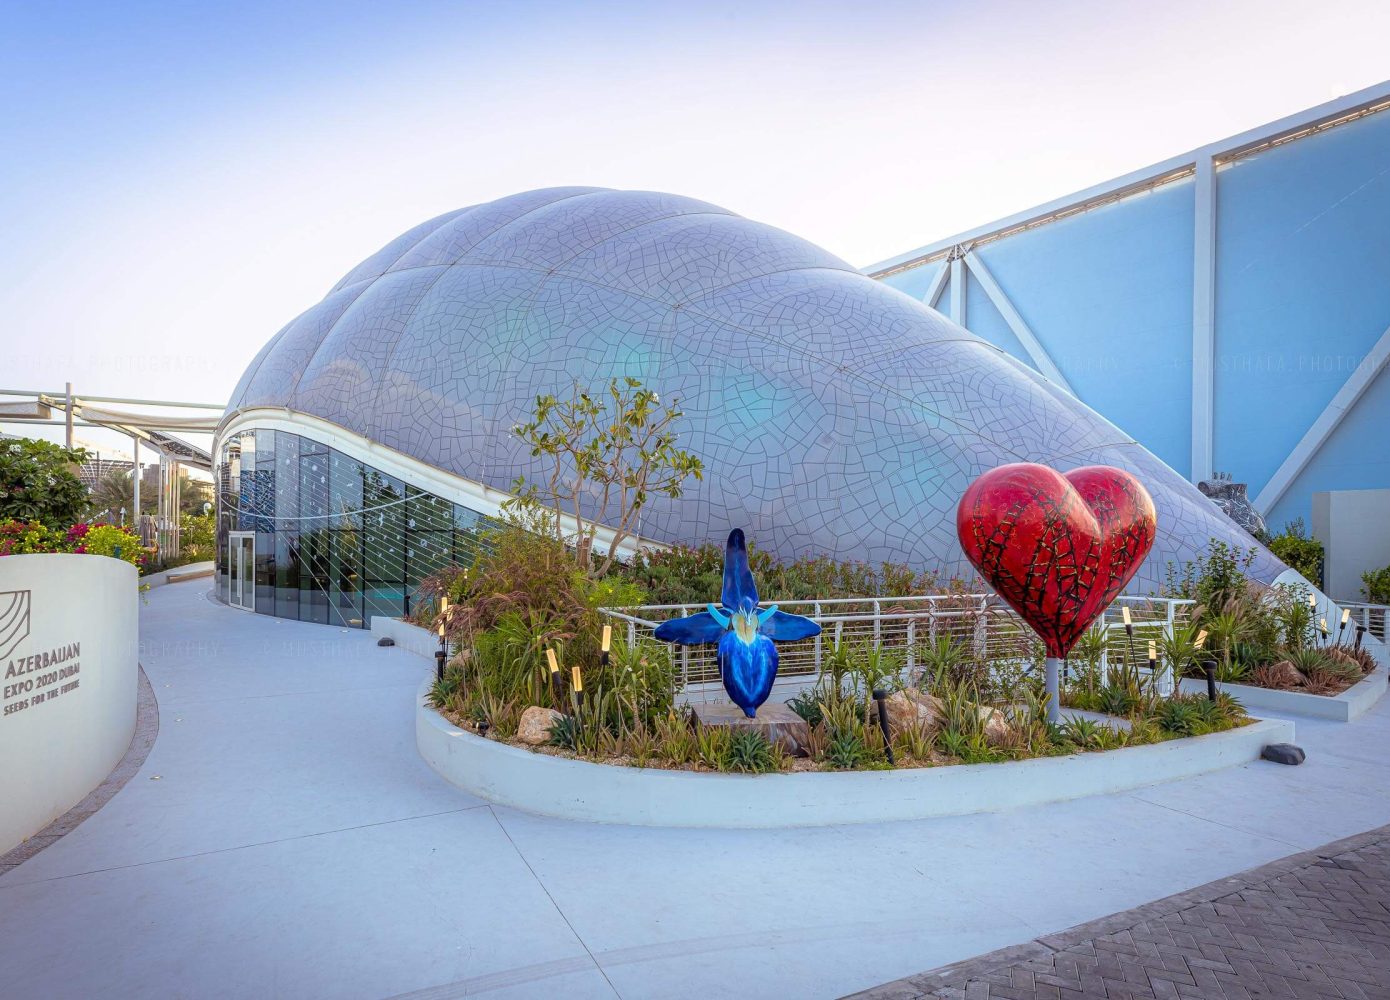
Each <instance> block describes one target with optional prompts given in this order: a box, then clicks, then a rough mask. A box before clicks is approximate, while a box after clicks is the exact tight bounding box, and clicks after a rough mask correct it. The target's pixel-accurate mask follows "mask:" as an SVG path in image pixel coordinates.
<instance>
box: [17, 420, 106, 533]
mask: <svg viewBox="0 0 1390 1000" xmlns="http://www.w3.org/2000/svg"><path fill="white" fill-rule="evenodd" d="M86 460H87V452H86V451H85V450H84V449H82V448H72V449H68V448H64V447H63V446H62V445H57V444H54V443H53V442H52V441H42V440H38V439H36V438H13V439H10V440H5V441H0V521H9V520H15V521H23V522H26V523H27V522H31V521H38V522H39V523H40V524H43V525H45V526H47V527H49V528H54V529H59V530H61V529H66V528H67V527H68V526H69V525H71V524H75V523H77V521H78V520H79V519H80V518H81V517H82V510H83V508H84V507H85V506H86V503H87V487H85V486H83V485H82V480H80V479H78V478H77V467H78V466H80V465H81V464H82V463H83V462H85V461H86Z"/></svg>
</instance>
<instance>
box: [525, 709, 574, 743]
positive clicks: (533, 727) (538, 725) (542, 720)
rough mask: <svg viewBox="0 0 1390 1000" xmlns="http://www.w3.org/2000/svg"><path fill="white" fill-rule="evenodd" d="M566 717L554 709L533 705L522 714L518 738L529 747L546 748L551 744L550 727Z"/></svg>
mask: <svg viewBox="0 0 1390 1000" xmlns="http://www.w3.org/2000/svg"><path fill="white" fill-rule="evenodd" d="M563 718H564V716H563V715H561V714H560V713H559V712H557V711H555V709H553V708H542V707H541V706H540V705H532V706H531V707H530V708H528V709H527V710H526V711H524V712H522V713H521V722H520V723H519V724H518V725H517V727H516V738H517V740H518V741H520V742H522V743H525V744H526V745H527V746H532V747H538V746H544V745H545V744H547V743H549V742H550V727H551V726H553V725H555V723H557V722H559V721H560V720H561V719H563Z"/></svg>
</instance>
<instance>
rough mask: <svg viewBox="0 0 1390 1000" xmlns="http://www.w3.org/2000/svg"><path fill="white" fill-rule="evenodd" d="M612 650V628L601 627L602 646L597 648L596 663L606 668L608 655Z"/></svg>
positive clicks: (608, 626) (610, 626)
mask: <svg viewBox="0 0 1390 1000" xmlns="http://www.w3.org/2000/svg"><path fill="white" fill-rule="evenodd" d="M612 648H613V626H612V625H605V626H603V644H602V645H601V646H600V647H599V654H598V661H599V663H602V664H603V665H604V666H605V667H606V666H608V653H609V651H610V650H612Z"/></svg>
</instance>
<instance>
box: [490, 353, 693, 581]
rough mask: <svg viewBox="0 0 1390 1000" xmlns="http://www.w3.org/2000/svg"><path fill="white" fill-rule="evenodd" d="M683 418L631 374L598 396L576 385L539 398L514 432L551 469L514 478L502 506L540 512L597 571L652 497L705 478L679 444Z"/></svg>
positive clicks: (629, 532)
mask: <svg viewBox="0 0 1390 1000" xmlns="http://www.w3.org/2000/svg"><path fill="white" fill-rule="evenodd" d="M681 416H682V413H681V411H680V410H679V409H678V408H677V406H676V404H675V403H674V402H673V403H672V404H671V405H669V406H666V407H664V408H663V407H662V405H661V401H660V400H659V399H658V398H657V395H656V393H655V392H653V391H652V390H651V389H647V388H645V387H643V385H642V383H641V382H640V381H638V380H637V379H634V378H624V379H612V380H610V381H609V383H608V386H607V390H606V392H605V393H603V394H596V393H589V392H587V391H585V390H583V389H582V388H580V386H579V385H577V384H576V385H575V386H574V390H573V392H572V393H571V395H570V397H569V398H568V399H563V400H562V399H558V398H557V397H555V396H553V395H546V396H537V397H536V408H535V411H534V413H533V414H532V418H531V420H530V421H529V422H527V423H525V424H522V425H520V426H519V427H517V428H516V434H517V436H519V437H520V438H521V439H522V440H523V441H525V442H526V443H527V444H529V445H530V446H531V454H532V456H534V457H538V458H539V457H544V458H545V459H546V462H547V465H548V466H549V468H548V470H547V472H546V474H545V478H544V479H543V481H541V482H539V483H533V482H528V481H527V480H526V477H525V476H518V477H517V480H516V483H515V484H514V485H513V492H514V493H515V494H516V496H515V498H514V499H512V500H509V501H508V502H507V503H506V504H505V505H504V506H505V507H507V508H508V509H512V510H520V509H524V510H529V511H532V512H540V513H542V514H543V521H542V523H543V524H544V525H545V526H546V528H547V530H553V531H554V534H555V537H556V538H558V539H560V540H562V541H572V542H573V544H574V547H575V551H576V554H577V558H578V560H579V565H580V567H581V568H583V569H584V570H585V571H586V572H587V573H589V575H591V576H602V575H603V574H604V573H606V572H607V571H608V569H609V567H611V566H612V565H613V560H614V559H615V558H616V556H617V550H618V547H619V546H620V545H621V544H622V543H623V542H624V541H625V540H627V539H628V538H631V537H632V536H633V535H634V534H635V533H636V526H637V524H638V523H639V517H640V515H641V513H642V508H643V507H645V506H646V503H647V501H648V500H649V499H650V498H652V497H653V496H662V497H670V498H675V497H678V496H680V495H681V489H682V485H683V484H684V483H685V481H686V479H688V478H690V477H692V476H693V477H694V478H695V479H700V478H702V473H703V469H704V465H703V464H702V463H701V462H700V460H699V459H698V458H696V457H695V456H694V455H692V454H691V453H690V452H688V451H683V450H681V449H680V448H678V447H676V433H675V430H674V425H675V423H676V421H678V420H679V419H680V418H681ZM566 515H568V516H570V517H572V518H573V519H574V530H573V532H572V533H567V532H566V531H565V525H564V520H565V517H566ZM600 527H605V528H608V529H611V531H612V537H611V538H610V539H609V542H608V551H607V553H606V554H605V556H604V557H603V559H601V560H599V559H596V558H595V557H594V556H593V547H594V538H595V536H596V535H597V534H598V530H599V528H600Z"/></svg>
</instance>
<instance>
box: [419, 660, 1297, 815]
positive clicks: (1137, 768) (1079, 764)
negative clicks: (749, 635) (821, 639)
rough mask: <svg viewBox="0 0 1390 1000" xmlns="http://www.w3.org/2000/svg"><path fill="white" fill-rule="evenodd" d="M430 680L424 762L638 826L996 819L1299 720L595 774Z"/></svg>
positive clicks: (533, 801) (496, 789) (1278, 734)
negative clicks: (1039, 747) (1058, 742)
mask: <svg viewBox="0 0 1390 1000" xmlns="http://www.w3.org/2000/svg"><path fill="white" fill-rule="evenodd" d="M432 679H433V678H432V677H431V678H427V679H426V681H425V683H424V684H422V685H421V687H420V692H419V695H420V700H419V702H418V708H417V710H416V717H415V740H416V744H417V745H418V746H419V748H420V754H421V755H422V756H423V757H424V758H425V761H426V762H427V763H428V764H429V765H430V767H432V768H434V769H435V771H437V772H438V773H439V774H440V775H442V776H443V777H444V778H446V779H447V780H448V781H449V782H451V783H452V784H454V785H457V786H458V787H459V788H462V789H463V790H464V791H467V792H471V793H472V794H474V795H478V796H481V797H482V798H485V799H488V800H489V801H492V802H497V803H500V804H502V805H508V806H515V807H517V808H518V809H525V810H527V811H528V812H535V813H541V814H543V815H546V816H559V817H563V818H565V819H576V820H587V821H591V822H599V823H626V824H631V825H635V826H686V827H782V826H830V825H836V824H841V823H881V822H887V821H891V820H905V819H923V818H927V817H932V816H954V815H960V814H963V813H975V812H992V811H996V810H1000V809H1013V808H1016V807H1018V806H1029V805H1038V804H1040V803H1044V802H1058V801H1063V800H1066V799H1076V798H1082V797H1084V796H1087V795H1100V794H1104V793H1107V792H1121V791H1126V790H1128V789H1131V788H1138V787H1140V786H1143V785H1151V784H1154V783H1156V782H1160V781H1169V780H1172V779H1174V778H1184V777H1188V776H1190V775H1194V774H1202V773H1204V772H1207V771H1215V770H1218V769H1220V768H1223V767H1228V766H1230V765H1233V764H1244V763H1247V762H1249V761H1253V760H1256V759H1257V758H1258V757H1259V756H1260V751H1261V750H1262V749H1263V748H1264V746H1265V745H1266V744H1268V743H1283V742H1290V741H1292V740H1293V733H1294V726H1293V723H1292V722H1286V721H1283V720H1273V719H1271V720H1265V721H1263V722H1257V723H1254V724H1253V725H1250V726H1245V727H1243V728H1241V729H1234V730H1231V731H1229V732H1225V733H1214V734H1212V735H1210V736H1200V737H1197V738H1195V739H1186V740H1172V741H1170V742H1167V743H1156V744H1153V745H1150V746H1141V747H1131V748H1128V749H1124V750H1112V751H1109V752H1108V753H1088V754H1078V755H1076V756H1072V757H1045V758H1039V759H1037V760H1024V761H1017V762H1014V763H1008V764H961V765H955V766H951V767H933V768H919V769H913V770H900V771H854V772H845V773H827V772H823V771H818V772H812V773H798V774H767V775H757V776H752V775H732V774H708V773H696V772H691V771H662V770H657V769H653V768H646V769H643V768H635V767H619V766H614V765H609V764H592V763H589V762H588V761H579V760H568V759H566V758H563V757H551V756H547V755H545V754H539V753H532V752H531V751H529V750H522V749H519V748H517V747H513V746H508V745H507V744H505V743H498V742H495V741H493V740H488V739H483V738H482V737H479V736H474V735H473V734H471V733H466V732H464V731H463V730H462V729H459V728H458V727H457V726H454V725H452V724H451V723H449V722H448V721H447V720H446V719H444V718H443V717H442V716H441V715H440V714H439V713H438V712H436V711H434V710H433V709H432V708H430V707H429V705H428V704H427V703H426V702H425V695H426V693H427V692H428V691H429V688H430V684H431V681H432ZM1270 766H1275V765H1270Z"/></svg>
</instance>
